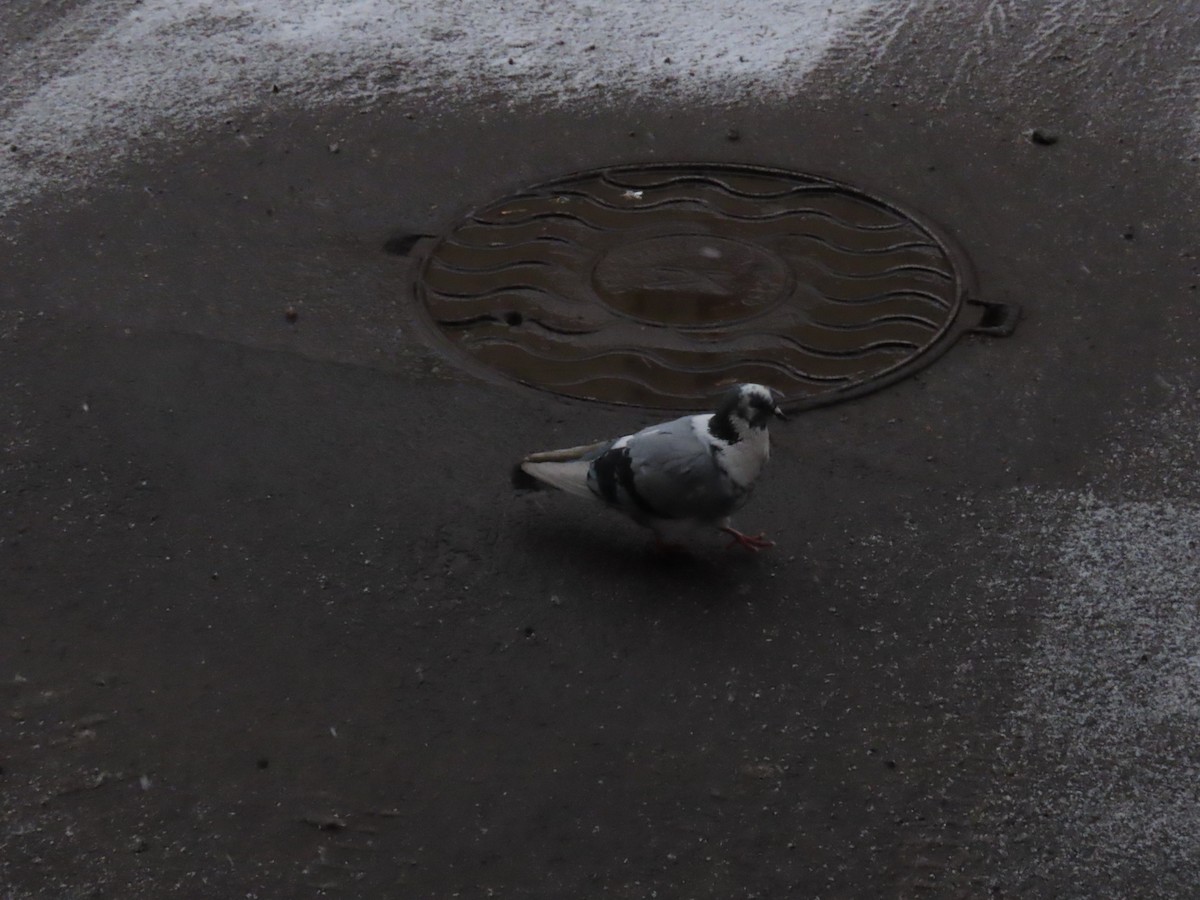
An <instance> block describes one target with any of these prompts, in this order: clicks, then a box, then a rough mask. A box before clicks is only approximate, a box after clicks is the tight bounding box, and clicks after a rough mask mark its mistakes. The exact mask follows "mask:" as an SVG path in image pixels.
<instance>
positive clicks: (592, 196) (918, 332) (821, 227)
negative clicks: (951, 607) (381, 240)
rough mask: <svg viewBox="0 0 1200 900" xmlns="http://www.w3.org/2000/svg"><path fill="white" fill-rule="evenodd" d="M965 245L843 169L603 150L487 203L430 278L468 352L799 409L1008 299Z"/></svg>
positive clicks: (692, 400)
mask: <svg viewBox="0 0 1200 900" xmlns="http://www.w3.org/2000/svg"><path fill="white" fill-rule="evenodd" d="M970 279H971V275H970V272H969V268H968V266H967V264H966V260H965V257H964V255H963V254H962V253H961V252H960V251H959V250H957V249H956V248H955V247H954V245H953V244H952V243H951V241H950V240H949V239H948V238H947V237H946V236H945V235H943V234H941V233H939V232H938V231H937V230H936V229H935V228H934V227H933V226H931V225H930V224H929V223H927V222H924V221H922V220H921V219H920V218H919V217H918V216H917V215H916V214H914V213H912V212H909V211H905V210H902V209H901V208H900V207H899V206H897V205H896V204H893V203H889V202H886V201H883V200H880V199H878V198H875V197H872V196H870V195H868V194H866V193H865V192H862V191H859V190H857V189H855V188H852V187H849V186H847V185H843V184H839V183H836V182H833V181H829V180H827V179H823V178H818V177H815V176H810V175H803V174H798V173H791V172H781V171H776V170H769V169H760V168H752V167H746V166H731V165H704V166H700V165H660V166H649V167H647V166H640V167H639V166H629V167H618V168H609V169H603V170H597V171H592V172H585V173H582V174H578V175H573V176H569V177H566V178H562V179H560V180H557V181H553V182H549V183H547V184H543V185H539V186H537V187H533V188H530V189H529V190H526V191H523V192H521V193H519V194H516V195H514V196H511V197H507V198H505V199H502V200H499V201H497V202H495V203H492V204H490V205H488V206H485V207H483V208H481V209H479V210H477V211H476V212H475V213H473V214H472V215H470V216H469V217H468V218H467V219H466V220H464V221H463V222H461V223H459V224H458V225H457V226H456V227H455V228H453V229H452V230H451V231H450V232H449V233H448V234H446V235H445V236H444V237H442V238H440V239H439V240H437V241H436V242H435V243H433V244H432V246H431V247H430V249H429V250H428V252H427V253H426V254H425V255H424V259H423V261H422V263H421V265H420V269H419V274H418V277H417V286H416V287H417V296H418V300H419V302H420V304H421V307H422V308H423V310H424V312H425V314H426V315H427V316H428V318H429V321H430V322H431V323H432V325H433V327H434V329H435V330H436V332H437V333H438V334H440V335H441V336H442V337H443V338H444V339H445V340H446V341H447V342H449V344H450V345H451V346H452V347H453V348H454V349H455V350H456V351H457V352H458V353H459V354H461V355H462V357H463V358H465V359H466V360H469V361H471V362H472V363H474V364H475V365H476V366H478V367H479V368H480V369H481V370H483V371H490V372H496V373H499V374H501V375H504V376H507V377H508V378H511V379H515V380H516V381H519V382H521V383H523V384H527V385H530V386H532V387H536V388H541V389H544V390H548V391H553V392H555V393H558V394H563V395H566V396H569V397H577V398H581V399H588V400H599V401H605V402H612V403H624V404H633V405H638V406H646V407H657V408H664V409H688V408H695V407H699V406H703V405H705V404H706V403H708V402H709V401H711V399H712V397H713V396H714V394H715V393H717V392H719V391H720V390H721V388H722V387H723V386H725V385H728V384H732V383H736V382H740V381H755V382H760V383H762V384H767V385H770V386H771V387H774V388H776V389H777V390H779V391H780V392H782V394H783V396H784V398H785V399H784V403H785V405H786V406H788V407H789V408H792V409H795V408H798V407H805V406H816V405H820V404H823V403H829V402H832V401H835V400H839V399H844V398H848V397H851V396H857V395H858V394H861V393H864V392H866V391H868V390H873V389H875V388H877V387H880V386H882V385H884V384H887V383H890V382H891V381H894V380H895V379H897V378H899V377H902V376H903V375H905V374H908V373H909V372H911V371H914V370H915V369H917V368H919V367H921V366H924V365H926V364H927V363H928V362H930V361H932V359H934V358H935V357H936V356H937V355H938V353H940V351H941V350H943V349H945V348H946V347H947V346H948V345H949V344H950V343H951V342H952V341H953V339H954V338H955V337H957V336H958V335H959V334H961V333H962V332H963V331H966V330H970V329H975V330H979V331H985V332H988V333H993V334H1005V333H1008V332H1010V331H1011V330H1012V326H1013V324H1015V310H1014V309H1012V308H1010V307H1006V306H1001V305H997V304H979V303H976V302H973V301H971V300H970V295H971V293H972V285H971V283H970Z"/></svg>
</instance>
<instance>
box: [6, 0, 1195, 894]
mask: <svg viewBox="0 0 1200 900" xmlns="http://www.w3.org/2000/svg"><path fill="white" fill-rule="evenodd" d="M424 6H425V5H417V4H408V3H400V4H390V3H383V2H377V0H325V2H318V0H295V2H278V3H270V4H267V3H252V2H244V3H234V2H218V0H213V2H200V0H188V2H170V3H168V2H166V0H145V2H136V0H123V2H105V3H101V2H70V0H58V2H51V0H42V2H29V3H14V4H6V5H5V6H4V7H3V9H0V41H2V42H3V53H2V54H0V76H2V78H3V91H2V93H0V139H2V141H0V210H2V211H3V213H4V217H3V218H2V219H0V376H2V378H3V390H0V542H2V543H0V895H2V896H3V897H4V898H5V900H24V898H44V897H47V898H48V897H54V898H59V897H63V898H72V897H112V898H130V897H147V898H150V897H166V896H171V897H260V898H273V897H309V896H335V897H354V896H359V897H453V896H460V897H483V896H497V897H545V898H559V897H593V896H595V897H599V896H607V897H627V898H647V897H660V898H666V897H711V898H732V897H812V898H816V897H822V898H840V897H846V898H858V897H964V898H973V897H986V896H1002V897H1046V898H1051V897H1053V898H1068V897H1078V898H1097V897H1134V896H1136V897H1155V898H1174V897H1189V896H1194V893H1195V890H1196V884H1197V883H1200V749H1198V748H1200V556H1198V551H1197V541H1200V486H1198V484H1197V479H1196V474H1195V473H1196V472H1197V471H1198V470H1200V452H1198V450H1197V447H1198V446H1200V440H1198V439H1200V376H1198V375H1197V358H1198V352H1197V350H1198V343H1200V326H1198V325H1197V313H1198V312H1200V291H1198V288H1197V283H1198V282H1200V243H1198V242H1197V235H1200V212H1198V211H1200V190H1198V187H1200V69H1198V68H1197V61H1196V47H1197V46H1198V45H1200V5H1198V4H1197V3H1195V2H1190V0H1188V2H1176V3H1153V2H1151V3H1145V2H1135V0H1125V2H1120V0H1101V2H1084V0H1060V2H1046V3H1038V4H1023V3H1017V2H1008V0H992V2H983V0H978V2H962V3H935V2H869V0H861V2H846V3H829V2H821V3H815V2H794V3H783V2H763V3H756V4H735V3H731V2H730V3H726V2H722V0H706V2H697V3H688V4H685V3H682V2H678V3H671V4H666V5H665V7H664V8H663V9H661V10H655V9H652V7H651V5H646V4H640V3H624V2H621V3H607V2H606V3H599V2H597V3H596V4H595V5H594V6H584V5H578V4H570V5H561V6H560V5H557V4H549V3H545V4H542V3H538V2H534V0H514V2H509V3H507V4H501V5H496V4H483V3H467V4H463V5H461V6H456V7H453V8H451V7H447V8H446V9H442V8H441V7H438V6H436V5H432V8H430V9H426V8H424ZM1033 129H1040V132H1039V134H1040V135H1041V136H1042V137H1043V138H1048V140H1042V141H1040V142H1039V141H1034V140H1032V139H1031V132H1032V130H1033ZM673 161H708V162H734V163H750V164H757V165H767V166H773V167H778V168H783V169H788V170H794V171H800V172H811V173H817V174H820V175H824V176H828V177H832V178H835V179H838V180H841V181H845V182H849V183H853V184H855V185H858V186H861V187H862V188H864V189H866V190H869V191H873V192H877V193H879V194H881V195H884V196H887V197H889V198H892V199H894V200H895V201H897V202H898V203H902V204H903V205H905V206H907V207H909V208H912V209H914V210H918V211H920V213H921V214H923V215H924V216H926V217H928V218H929V219H930V220H931V221H933V222H936V223H938V225H940V226H941V227H942V228H944V229H945V230H946V231H948V232H949V233H951V234H953V235H954V236H955V237H956V238H957V240H958V242H959V243H960V244H961V245H962V246H963V247H964V248H965V251H966V253H967V254H968V255H969V257H970V259H971V261H972V263H973V265H974V267H975V270H976V275H977V279H978V283H979V289H980V292H981V295H982V296H983V297H984V298H985V299H990V300H994V301H996V302H1000V303H1009V304H1013V303H1015V304H1020V306H1021V307H1022V309H1023V311H1024V317H1023V320H1022V321H1021V323H1020V325H1019V327H1018V329H1017V331H1016V333H1015V334H1014V335H1013V336H1012V337H1010V338H1006V339H1003V340H986V339H982V338H967V339H965V340H963V341H961V342H960V343H959V344H958V345H957V346H955V347H953V349H951V350H950V352H949V353H947V354H946V355H945V356H944V357H943V358H941V359H939V360H938V361H937V362H936V363H934V364H933V365H931V366H930V367H929V368H927V369H925V370H924V371H922V372H921V373H920V374H918V375H916V376H915V377H912V378H909V379H906V380H904V381H902V382H899V383H897V384H895V385H892V386H890V387H887V388H886V389H883V390H881V391H879V392H877V393H874V394H871V395H869V396H867V397H865V398H862V399H858V400H854V401H852V402H848V403H844V404H837V405H833V406H829V407H826V408H823V409H820V410H816V411H812V412H807V413H804V414H802V415H800V416H798V417H796V419H795V420H794V421H793V422H791V423H790V424H787V425H781V426H777V427H775V428H774V431H773V438H774V453H773V457H772V460H771V463H770V466H769V469H768V471H767V473H766V475H765V476H764V481H763V483H762V485H761V487H760V489H759V491H758V493H757V495H756V496H755V498H754V499H753V500H752V501H751V503H750V505H749V506H748V507H747V508H746V509H745V510H744V511H743V512H742V513H741V515H740V517H739V523H740V524H741V525H742V526H743V527H745V528H746V529H748V530H751V531H758V530H759V529H763V530H765V531H767V532H768V533H769V534H770V535H771V536H772V537H773V538H774V539H775V540H776V541H777V543H778V546H777V547H776V548H775V549H773V550H771V551H768V552H764V553H762V554H759V555H757V556H752V555H750V554H747V553H742V552H741V551H740V550H739V551H737V552H733V551H730V552H726V551H725V550H724V549H722V546H721V544H719V543H716V542H713V543H712V544H711V546H710V545H707V544H701V545H699V546H697V548H696V549H695V551H694V552H693V553H692V554H691V555H690V556H686V557H682V558H663V557H662V556H660V555H656V554H655V553H653V552H651V550H650V546H649V544H650V542H649V540H648V536H647V534H646V533H643V532H642V531H640V530H639V529H637V528H636V527H635V526H633V525H631V524H630V523H627V522H625V521H623V520H622V519H620V518H619V517H618V516H615V515H613V514H611V513H609V512H608V511H606V510H603V509H600V508H598V507H597V508H594V509H593V508H589V507H588V506H587V505H586V504H584V503H581V502H579V501H577V500H575V499H573V498H570V497H565V496H553V495H546V494H537V495H530V496H517V495H514V493H513V492H512V490H511V487H510V484H509V473H510V470H511V467H512V464H513V462H514V461H515V460H516V459H518V458H519V457H520V456H522V455H523V454H525V453H527V452H529V451H531V450H536V449H545V448H548V447H557V446H568V445H571V444H578V443H582V442H584V441H587V440H592V439H596V438H599V437H604V436H611V435H617V434H622V433H625V432H627V431H629V430H632V429H634V428H636V427H641V426H643V425H645V424H649V423H650V422H652V421H654V420H655V419H656V418H658V416H657V415H656V414H652V413H648V412H646V411H641V410H638V409H633V408H621V407H613V406H606V405H601V404H594V403H588V402H586V401H580V400H568V399H563V398H559V397H556V396H554V395H551V394H547V393H544V392H538V391H534V390H530V389H527V388H523V387H520V386H518V385H516V384H513V383H510V382H506V381H504V380H503V379H488V378H481V377H479V376H478V375H477V373H476V372H474V371H472V370H468V369H466V368H464V367H463V366H461V365H460V364H459V361H458V360H456V359H455V358H454V357H453V356H452V355H451V354H447V353H445V352H444V351H443V350H442V349H440V347H439V346H438V345H437V344H436V343H435V342H432V341H430V340H429V339H428V336H427V329H424V328H423V327H422V325H421V316H420V314H419V312H418V310H417V309H416V304H415V302H414V300H413V293H412V288H413V278H414V265H415V261H414V257H413V256H404V255H396V254H389V253H386V252H384V249H383V248H384V245H385V243H386V242H387V241H388V240H389V239H390V238H393V237H395V236H397V235H405V234H429V235H438V234H443V233H445V232H447V231H448V230H450V229H451V228H453V227H454V225H455V224H456V223H458V222H459V221H461V219H462V218H463V216H464V215H465V214H466V213H467V212H468V211H470V210H471V209H473V208H476V207H478V206H479V205H481V204H484V203H487V202H491V201H493V200H495V199H497V198H499V197H503V196H505V195H507V194H510V193H512V192H514V191H516V190H519V189H521V188H522V187H524V186H526V185H529V184H533V183H537V182H542V181H546V180H549V179H552V178H555V177H559V176H561V175H564V174H567V173H571V172H575V171H580V170H585V169H590V168H595V167H599V166H607V165H615V164H625V163H642V162H673Z"/></svg>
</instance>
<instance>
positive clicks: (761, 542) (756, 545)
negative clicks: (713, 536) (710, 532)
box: [721, 525, 775, 553]
mask: <svg viewBox="0 0 1200 900" xmlns="http://www.w3.org/2000/svg"><path fill="white" fill-rule="evenodd" d="M721 530H722V531H723V532H725V533H726V534H728V535H730V536H731V537H732V538H733V540H732V541H730V542H729V544H728V546H726V548H725V549H726V550H728V549H729V548H730V547H732V546H734V545H735V544H740V545H741V546H743V547H745V548H746V549H747V550H749V551H750V552H752V553H757V552H758V551H759V550H765V549H766V548H768V547H774V546H775V542H774V541H771V540H767V535H766V534H765V533H763V532H760V533H759V534H753V535H751V534H742V533H741V532H740V531H738V530H737V529H736V528H731V527H730V526H728V525H722V526H721Z"/></svg>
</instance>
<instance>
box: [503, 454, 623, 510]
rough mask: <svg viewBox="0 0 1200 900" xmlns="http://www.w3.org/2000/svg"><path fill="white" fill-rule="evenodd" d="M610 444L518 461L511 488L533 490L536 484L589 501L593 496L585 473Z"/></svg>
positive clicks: (534, 455) (540, 455)
mask: <svg viewBox="0 0 1200 900" xmlns="http://www.w3.org/2000/svg"><path fill="white" fill-rule="evenodd" d="M611 444H612V441H600V442H598V443H595V444H584V445H583V446H581V447H568V448H567V449H565V450H548V451H546V452H544V453H531V454H530V455H529V456H527V457H525V458H524V459H523V460H521V464H520V465H519V466H517V468H516V470H515V471H514V472H513V486H514V487H516V488H518V489H530V488H537V487H539V486H540V485H539V482H540V483H541V484H545V485H549V486H550V487H553V488H558V490H560V491H565V492H566V493H568V494H575V495H576V496H577V497H592V496H594V495H593V494H592V490H591V488H589V487H588V471H589V470H590V469H591V467H592V461H593V460H594V459H595V458H596V457H597V456H599V455H600V454H601V453H603V452H604V451H605V450H606V449H608V447H609V446H610V445H611Z"/></svg>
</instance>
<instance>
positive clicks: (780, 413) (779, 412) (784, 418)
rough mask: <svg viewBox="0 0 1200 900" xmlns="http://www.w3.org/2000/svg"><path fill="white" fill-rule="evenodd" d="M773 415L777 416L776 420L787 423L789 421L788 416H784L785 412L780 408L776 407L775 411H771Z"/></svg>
mask: <svg viewBox="0 0 1200 900" xmlns="http://www.w3.org/2000/svg"><path fill="white" fill-rule="evenodd" d="M771 413H772V414H773V415H774V416H775V418H777V419H779V420H780V421H782V422H786V421H787V420H788V417H787V416H786V415H784V413H783V410H782V409H780V408H779V407H778V406H777V407H775V408H774V409H773V410H771Z"/></svg>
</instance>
